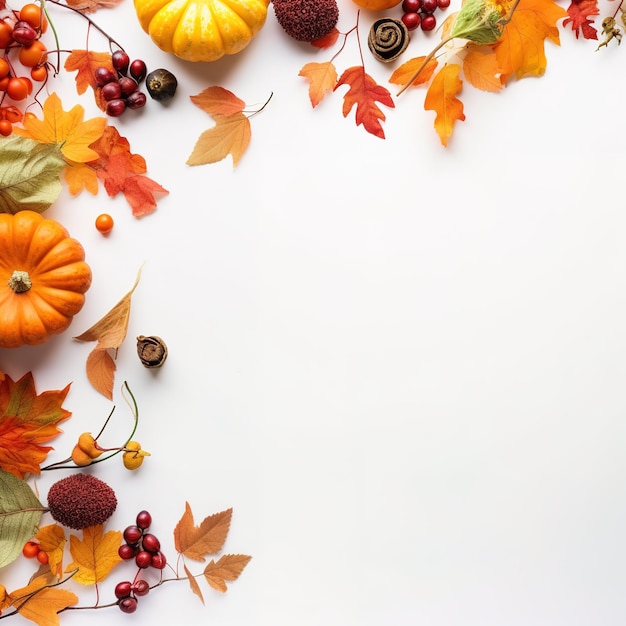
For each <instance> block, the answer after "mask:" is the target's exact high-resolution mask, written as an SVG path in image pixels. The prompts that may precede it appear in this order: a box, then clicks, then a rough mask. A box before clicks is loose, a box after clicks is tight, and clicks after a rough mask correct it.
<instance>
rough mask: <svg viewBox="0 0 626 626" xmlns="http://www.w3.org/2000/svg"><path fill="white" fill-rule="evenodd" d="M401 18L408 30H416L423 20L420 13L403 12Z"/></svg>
mask: <svg viewBox="0 0 626 626" xmlns="http://www.w3.org/2000/svg"><path fill="white" fill-rule="evenodd" d="M400 19H401V20H402V21H403V22H404V25H405V26H406V27H407V29H408V30H415V29H416V28H417V27H418V26H419V25H420V22H421V21H422V18H421V17H420V14H419V13H403V14H402V17H401V18H400Z"/></svg>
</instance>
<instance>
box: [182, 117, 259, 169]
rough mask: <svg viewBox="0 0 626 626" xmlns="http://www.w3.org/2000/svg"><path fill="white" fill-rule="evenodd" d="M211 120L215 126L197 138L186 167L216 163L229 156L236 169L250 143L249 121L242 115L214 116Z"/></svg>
mask: <svg viewBox="0 0 626 626" xmlns="http://www.w3.org/2000/svg"><path fill="white" fill-rule="evenodd" d="M213 119H214V120H215V126H213V128H209V129H208V130H205V131H204V132H203V133H202V134H201V135H200V137H198V140H197V142H196V145H195V146H194V148H193V150H192V152H191V154H190V155H189V158H188V159H187V165H205V164H208V163H217V162H218V161H221V160H222V159H225V158H226V157H227V156H228V155H229V154H230V155H231V156H232V159H233V167H236V166H237V164H238V163H239V160H240V159H241V157H242V156H243V154H244V152H245V151H246V150H247V149H248V145H249V143H250V137H251V134H252V133H251V130H250V120H249V119H248V118H247V116H246V115H245V114H244V113H232V114H230V115H214V116H213Z"/></svg>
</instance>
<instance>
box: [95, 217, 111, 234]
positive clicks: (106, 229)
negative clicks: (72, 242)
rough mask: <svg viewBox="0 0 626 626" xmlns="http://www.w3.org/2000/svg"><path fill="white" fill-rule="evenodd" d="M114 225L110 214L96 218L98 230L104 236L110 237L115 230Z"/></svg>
mask: <svg viewBox="0 0 626 626" xmlns="http://www.w3.org/2000/svg"><path fill="white" fill-rule="evenodd" d="M113 225H114V222H113V218H112V217H111V216H110V215H109V214H108V213H102V215H98V217H96V230H97V231H98V232H99V233H102V234H103V235H108V234H109V233H110V232H111V231H112V230H113Z"/></svg>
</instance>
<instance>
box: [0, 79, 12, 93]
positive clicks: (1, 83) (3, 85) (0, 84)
mask: <svg viewBox="0 0 626 626" xmlns="http://www.w3.org/2000/svg"><path fill="white" fill-rule="evenodd" d="M10 80H11V77H10V76H5V77H4V78H0V91H6V90H7V87H8V86H9V81H10Z"/></svg>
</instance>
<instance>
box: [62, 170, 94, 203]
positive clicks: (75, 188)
mask: <svg viewBox="0 0 626 626" xmlns="http://www.w3.org/2000/svg"><path fill="white" fill-rule="evenodd" d="M63 176H64V178H65V182H66V183H67V188H68V190H69V192H70V193H71V194H72V195H73V196H76V195H78V194H79V193H80V192H81V191H83V189H84V190H86V191H88V192H89V193H90V194H92V195H94V196H95V195H96V194H97V193H98V174H97V171H96V168H95V167H90V166H88V165H85V164H84V163H67V165H66V167H65V169H64V170H63Z"/></svg>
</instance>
